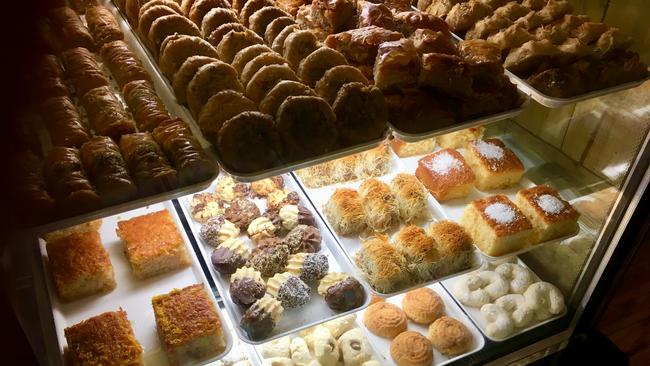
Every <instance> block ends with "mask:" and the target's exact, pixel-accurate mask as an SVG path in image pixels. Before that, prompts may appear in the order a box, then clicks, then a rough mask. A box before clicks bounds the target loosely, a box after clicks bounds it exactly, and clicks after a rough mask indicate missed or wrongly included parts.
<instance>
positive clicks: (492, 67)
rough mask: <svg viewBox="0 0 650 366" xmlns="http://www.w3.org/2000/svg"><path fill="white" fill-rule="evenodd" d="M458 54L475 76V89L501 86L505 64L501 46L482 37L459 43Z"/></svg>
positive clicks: (473, 83)
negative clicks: (502, 61)
mask: <svg viewBox="0 0 650 366" xmlns="http://www.w3.org/2000/svg"><path fill="white" fill-rule="evenodd" d="M458 55H459V56H460V57H461V58H462V59H463V61H464V62H465V63H466V64H467V66H468V69H469V71H470V73H472V76H473V82H472V88H473V89H474V90H493V89H494V88H495V87H496V88H501V86H502V84H503V80H505V79H504V78H503V77H502V74H503V66H502V64H501V50H500V49H499V47H497V46H495V45H493V44H491V43H490V42H488V41H484V40H482V39H470V40H465V41H461V42H460V43H459V44H458Z"/></svg>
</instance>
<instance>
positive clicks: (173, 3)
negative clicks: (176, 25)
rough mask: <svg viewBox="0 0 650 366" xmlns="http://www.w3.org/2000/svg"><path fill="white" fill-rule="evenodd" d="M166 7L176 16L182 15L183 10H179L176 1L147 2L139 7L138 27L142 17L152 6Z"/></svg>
mask: <svg viewBox="0 0 650 366" xmlns="http://www.w3.org/2000/svg"><path fill="white" fill-rule="evenodd" d="M158 5H162V6H167V7H169V8H170V9H172V10H174V12H176V13H177V14H180V15H183V9H181V5H180V1H176V0H147V1H146V2H145V3H144V4H142V5H141V6H140V11H139V12H138V19H139V21H138V26H139V25H140V24H142V16H143V15H144V13H146V12H147V10H149V9H151V8H152V7H154V6H158Z"/></svg>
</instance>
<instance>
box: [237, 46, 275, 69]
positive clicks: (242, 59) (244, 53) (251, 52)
mask: <svg viewBox="0 0 650 366" xmlns="http://www.w3.org/2000/svg"><path fill="white" fill-rule="evenodd" d="M267 52H273V50H272V49H271V48H269V47H268V46H267V45H264V44H254V45H252V46H248V47H246V48H242V49H241V50H240V51H239V52H237V54H236V55H235V58H233V60H232V63H231V65H232V67H234V68H235V70H237V73H239V74H241V73H242V72H243V71H244V67H246V64H248V62H249V61H250V60H252V59H254V58H255V57H257V56H259V55H261V54H263V53H267Z"/></svg>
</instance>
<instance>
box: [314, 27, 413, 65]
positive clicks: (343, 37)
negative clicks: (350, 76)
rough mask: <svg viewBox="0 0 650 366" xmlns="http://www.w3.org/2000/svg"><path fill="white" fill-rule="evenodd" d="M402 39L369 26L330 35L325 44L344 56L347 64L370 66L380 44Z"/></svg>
mask: <svg viewBox="0 0 650 366" xmlns="http://www.w3.org/2000/svg"><path fill="white" fill-rule="evenodd" d="M402 37H403V35H402V33H400V32H395V31H391V30H388V29H383V28H380V27H375V26H370V27H364V28H359V29H353V30H350V31H347V32H342V33H338V34H331V35H329V36H328V37H327V39H326V40H325V44H326V45H327V46H328V47H332V48H334V49H336V50H338V51H339V52H341V53H342V54H343V55H345V58H346V59H347V60H348V62H351V63H356V64H361V65H370V64H372V63H373V61H374V60H375V57H377V48H378V47H379V45H380V44H382V43H384V42H388V41H397V40H399V39H401V38H402Z"/></svg>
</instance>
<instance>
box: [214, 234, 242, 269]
mask: <svg viewBox="0 0 650 366" xmlns="http://www.w3.org/2000/svg"><path fill="white" fill-rule="evenodd" d="M250 254H251V253H250V250H249V249H248V246H247V245H246V243H244V241H243V240H241V239H239V238H232V239H228V240H226V241H224V242H223V243H221V245H220V246H219V247H218V248H217V249H215V250H214V252H212V255H211V257H210V259H211V260H212V265H213V266H214V268H215V269H216V270H217V271H219V273H222V274H226V275H228V274H232V273H235V271H236V270H237V268H239V267H243V266H244V265H245V264H246V261H247V260H248V258H249V257H250Z"/></svg>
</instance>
